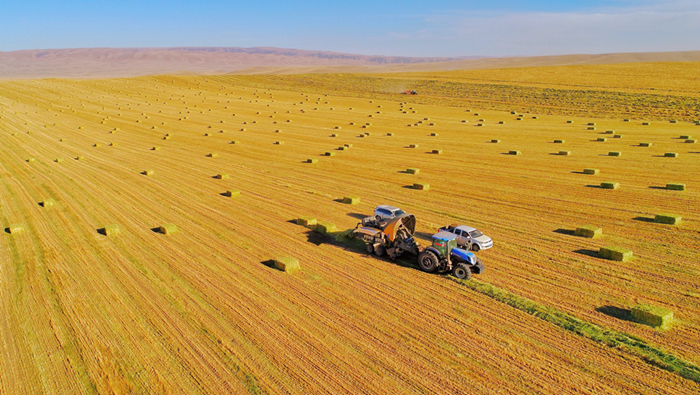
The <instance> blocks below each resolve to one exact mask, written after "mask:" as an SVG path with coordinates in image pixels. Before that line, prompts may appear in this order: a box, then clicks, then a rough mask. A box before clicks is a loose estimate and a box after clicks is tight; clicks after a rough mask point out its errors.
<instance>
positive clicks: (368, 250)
mask: <svg viewBox="0 0 700 395" xmlns="http://www.w3.org/2000/svg"><path fill="white" fill-rule="evenodd" d="M365 250H367V253H368V254H371V253H373V252H374V246H373V245H372V244H367V246H366V247H365Z"/></svg>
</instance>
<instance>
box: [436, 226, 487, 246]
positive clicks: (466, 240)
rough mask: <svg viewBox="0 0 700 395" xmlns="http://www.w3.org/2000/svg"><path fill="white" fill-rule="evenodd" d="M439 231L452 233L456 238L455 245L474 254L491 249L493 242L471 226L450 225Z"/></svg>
mask: <svg viewBox="0 0 700 395" xmlns="http://www.w3.org/2000/svg"><path fill="white" fill-rule="evenodd" d="M439 230H444V231H447V232H450V233H454V234H455V236H457V245H458V246H460V247H462V248H464V249H469V250H472V251H474V252H476V251H479V250H487V249H489V248H491V247H493V240H491V238H490V237H488V236H486V235H484V234H483V233H481V232H480V231H479V230H478V229H476V228H472V227H471V226H466V225H457V224H451V225H447V226H443V227H442V228H440V229H439Z"/></svg>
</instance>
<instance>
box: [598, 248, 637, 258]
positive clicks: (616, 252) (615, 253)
mask: <svg viewBox="0 0 700 395" xmlns="http://www.w3.org/2000/svg"><path fill="white" fill-rule="evenodd" d="M598 256H599V257H601V258H603V259H609V260H612V261H620V262H627V261H628V260H630V259H632V256H633V253H632V251H630V250H628V249H625V248H621V247H613V246H609V247H600V250H599V251H598Z"/></svg>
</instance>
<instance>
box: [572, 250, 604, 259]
mask: <svg viewBox="0 0 700 395" xmlns="http://www.w3.org/2000/svg"><path fill="white" fill-rule="evenodd" d="M574 252H575V253H577V254H581V255H586V256H590V257H593V258H599V256H598V251H595V250H589V249H586V248H581V249H578V250H575V251H574Z"/></svg>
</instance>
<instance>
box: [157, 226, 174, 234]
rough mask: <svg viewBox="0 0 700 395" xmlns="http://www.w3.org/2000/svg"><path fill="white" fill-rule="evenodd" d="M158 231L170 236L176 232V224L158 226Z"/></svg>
mask: <svg viewBox="0 0 700 395" xmlns="http://www.w3.org/2000/svg"><path fill="white" fill-rule="evenodd" d="M158 232H159V233H162V234H164V235H166V236H170V235H172V234H174V233H177V226H176V225H175V224H164V225H161V226H160V227H158Z"/></svg>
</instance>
